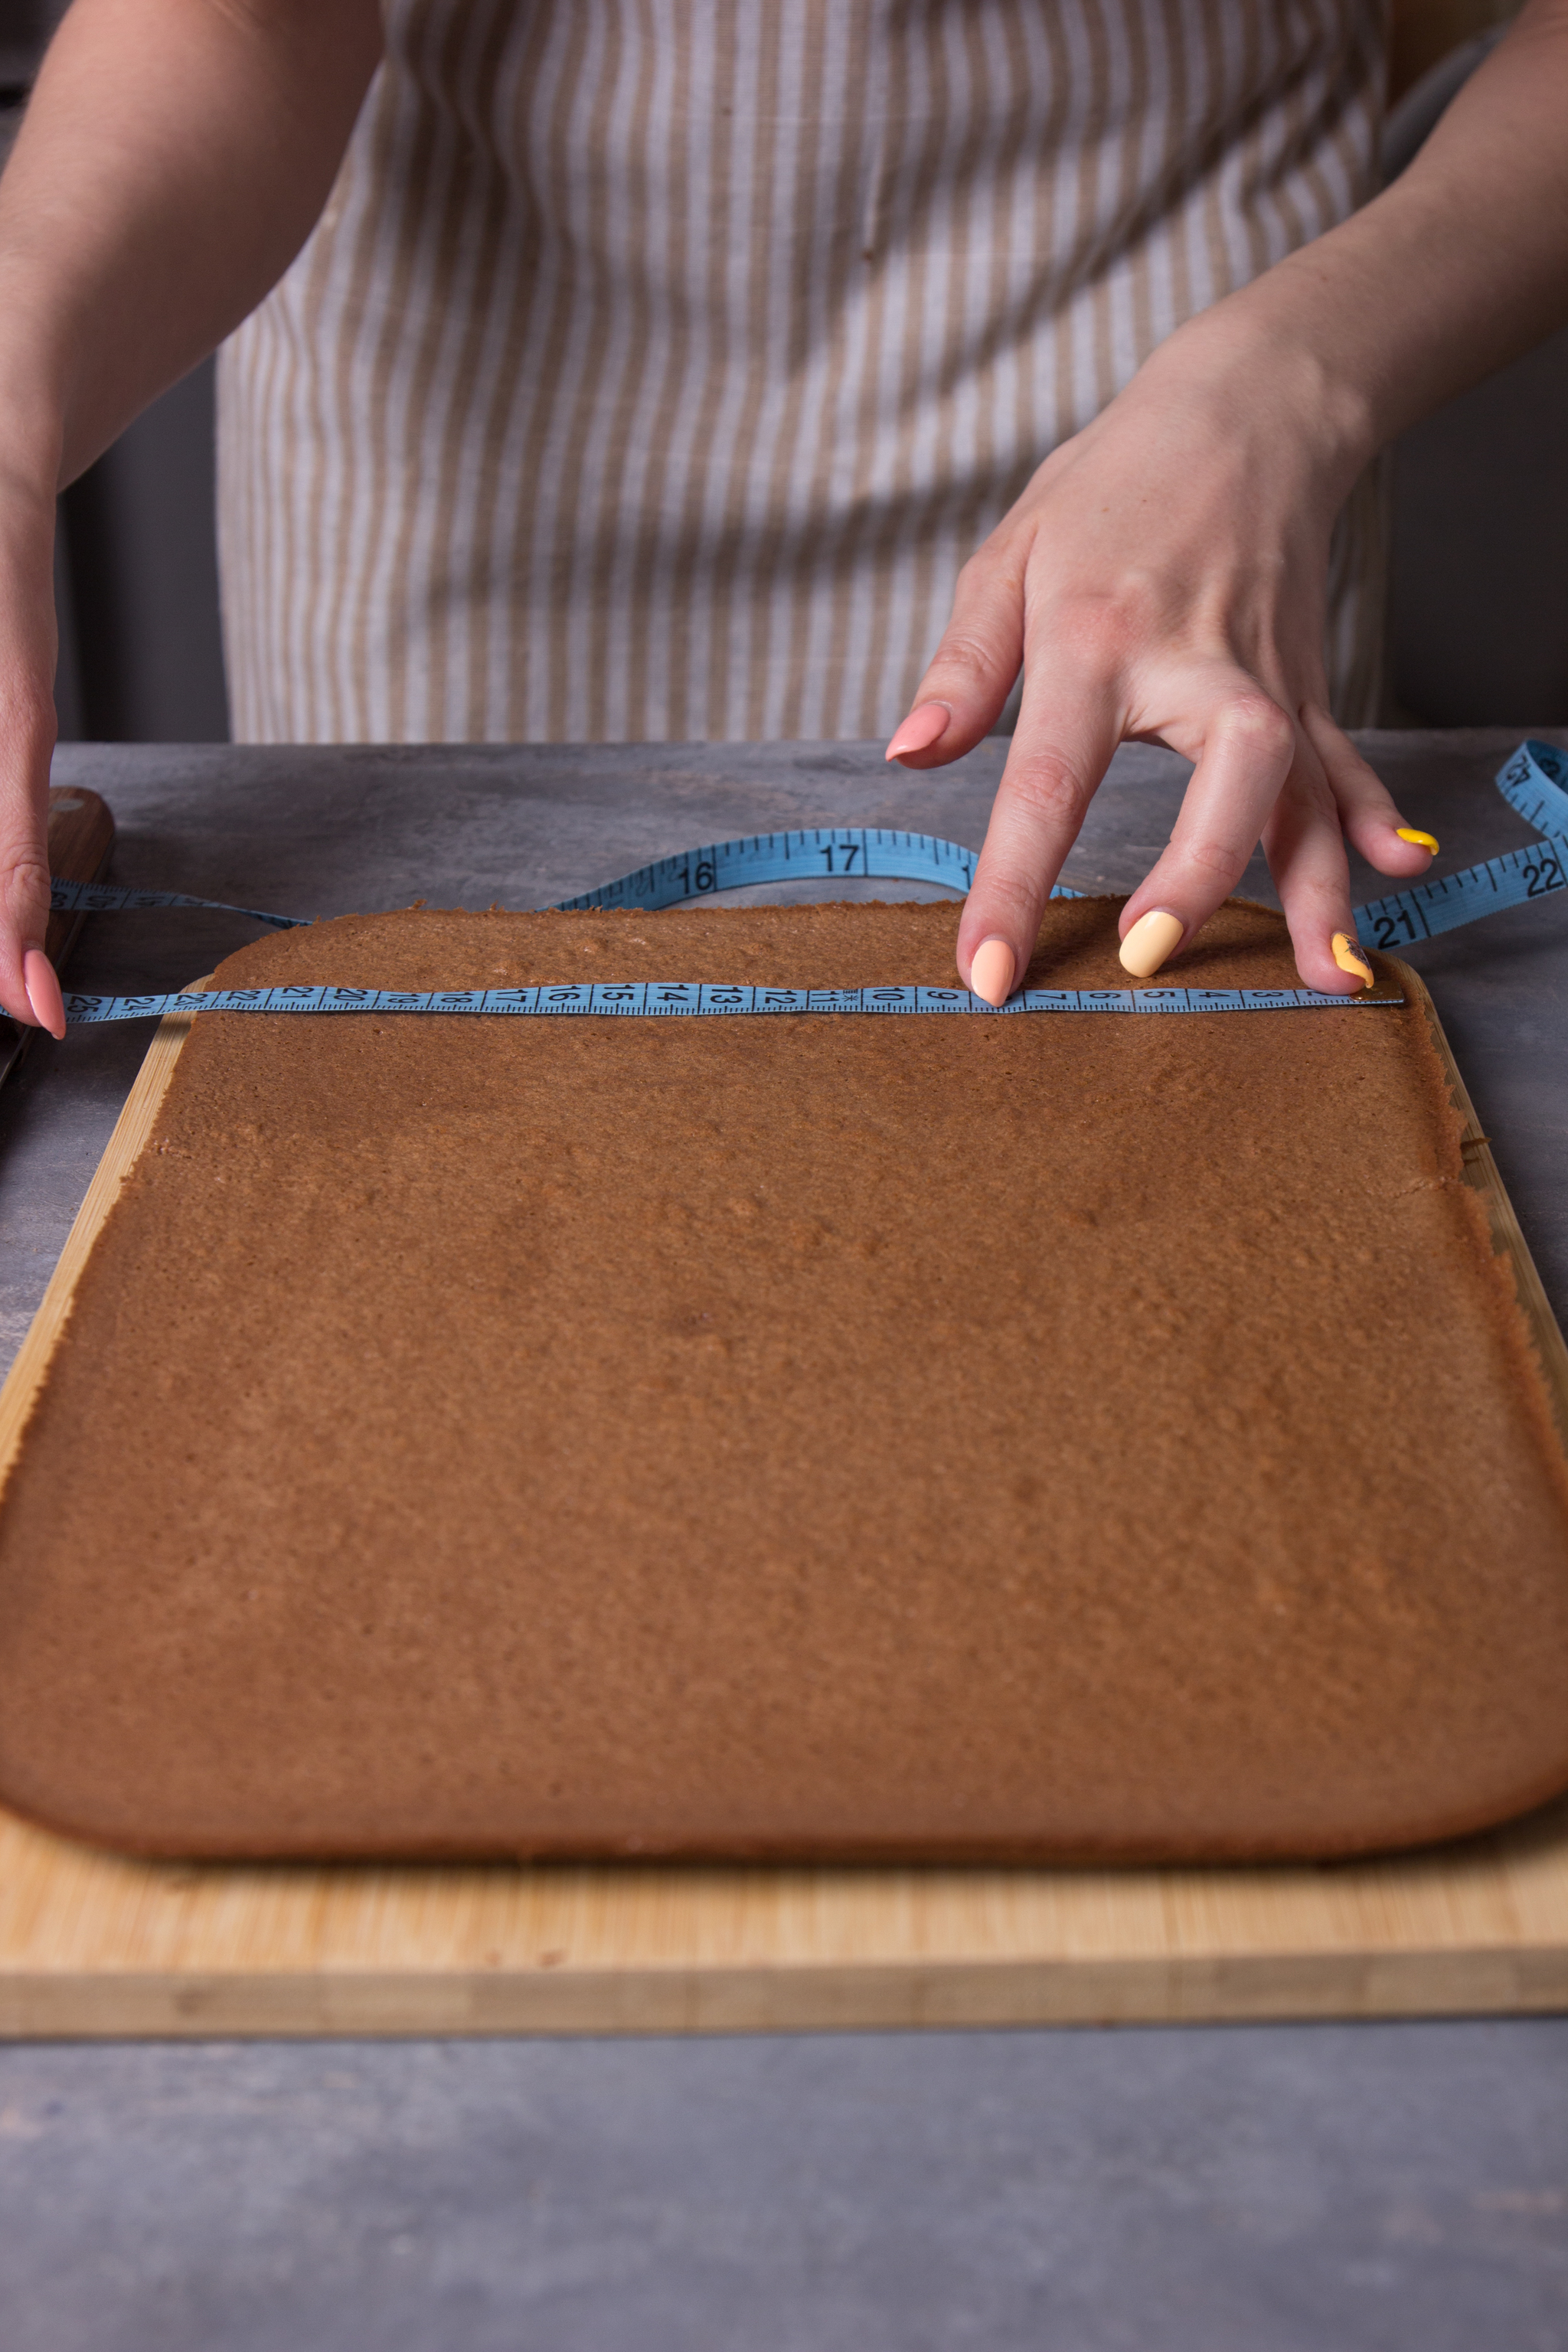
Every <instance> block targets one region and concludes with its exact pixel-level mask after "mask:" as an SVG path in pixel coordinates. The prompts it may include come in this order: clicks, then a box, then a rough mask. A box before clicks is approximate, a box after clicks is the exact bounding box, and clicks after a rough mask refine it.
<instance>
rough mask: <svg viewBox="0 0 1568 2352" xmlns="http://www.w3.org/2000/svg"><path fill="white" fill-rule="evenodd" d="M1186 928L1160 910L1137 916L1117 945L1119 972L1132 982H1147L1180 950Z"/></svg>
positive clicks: (1180, 922) (1180, 921) (1176, 917)
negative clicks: (1131, 978) (1119, 951)
mask: <svg viewBox="0 0 1568 2352" xmlns="http://www.w3.org/2000/svg"><path fill="white" fill-rule="evenodd" d="M1186 928H1187V927H1186V925H1185V923H1184V922H1183V920H1182V919H1181V917H1180V916H1179V915H1168V914H1167V913H1166V912H1165V910H1164V908H1163V907H1152V908H1150V910H1149V912H1148V914H1146V915H1140V916H1139V918H1138V920H1137V921H1136V922H1135V923H1134V924H1133V926H1132V929H1131V930H1130V931H1129V932H1128V934H1127V937H1126V938H1125V939H1124V940H1122V942H1121V969H1122V971H1130V972H1131V974H1132V977H1133V979H1134V980H1147V979H1148V978H1149V977H1150V975H1151V973H1152V972H1156V971H1159V969H1160V966H1161V965H1162V964H1163V962H1164V961H1165V959H1166V957H1167V956H1168V955H1171V954H1173V952H1174V950H1176V949H1177V948H1179V947H1180V946H1181V944H1182V935H1183V933H1184V931H1185V929H1186Z"/></svg>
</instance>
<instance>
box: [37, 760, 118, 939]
mask: <svg viewBox="0 0 1568 2352" xmlns="http://www.w3.org/2000/svg"><path fill="white" fill-rule="evenodd" d="M113 847H114V819H113V818H112V816H110V813H109V807H108V804H107V803H106V802H104V801H101V800H100V798H99V796H98V794H97V793H89V792H86V791H84V790H83V789H82V788H81V787H80V786H79V785H78V784H65V785H61V784H52V785H51V786H50V787H49V872H50V873H51V874H57V875H58V877H59V878H60V880H61V881H62V882H96V881H97V880H98V877H99V876H100V874H101V873H102V872H103V869H104V867H105V866H107V865H108V863H109V854H110V850H111V849H112V848H113ZM81 921H82V919H81V917H80V915H72V914H59V915H51V916H50V917H49V927H48V929H47V931H46V932H45V934H44V946H45V950H46V951H47V955H48V959H49V961H50V962H51V963H52V964H53V965H54V968H55V970H56V971H59V969H60V967H61V965H62V964H63V963H64V961H65V960H66V958H67V956H68V955H69V953H70V950H71V944H72V942H73V940H75V938H76V935H77V933H78V931H79V929H81Z"/></svg>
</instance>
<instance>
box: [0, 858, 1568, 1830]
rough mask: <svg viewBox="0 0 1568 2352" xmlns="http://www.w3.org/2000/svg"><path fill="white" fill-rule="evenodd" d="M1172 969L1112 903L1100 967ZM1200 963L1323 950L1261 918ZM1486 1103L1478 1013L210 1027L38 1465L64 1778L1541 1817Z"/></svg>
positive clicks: (48, 1692)
mask: <svg viewBox="0 0 1568 2352" xmlns="http://www.w3.org/2000/svg"><path fill="white" fill-rule="evenodd" d="M956 924H957V909H956V908H952V907H946V906H898V907H883V906H875V905H860V906H855V907H843V906H826V907H802V908H773V909H755V908H747V909H744V910H731V911H723V910H720V909H716V908H704V909H701V910H698V911H694V912H683V913H680V914H671V915H666V916H650V915H637V914H631V915H627V914H582V915H503V914H489V915H473V914H465V913H453V914H439V913H431V912H412V913H407V914H401V915H389V916H369V917H361V918H352V919H343V920H341V921H336V922H331V923H324V924H320V925H317V926H315V927H313V928H312V929H308V930H301V931H295V932H292V933H289V934H288V935H287V936H284V937H279V938H272V939H268V940H263V941H260V942H258V944H257V945H256V946H254V947H251V948H248V949H247V950H245V951H244V952H243V953H242V954H240V955H238V956H237V957H234V958H232V959H231V960H230V961H229V962H228V963H227V964H226V966H225V967H224V970H223V971H222V973H221V974H220V975H219V980H220V982H222V983H226V984H230V985H235V986H263V985H267V984H269V983H273V982H331V983H337V984H342V985H352V986H362V987H363V986H376V985H380V986H387V987H410V988H412V987H421V988H433V987H479V986H512V985H521V984H523V983H526V982H538V981H577V980H582V979H584V978H594V979H598V980H605V981H615V980H639V979H657V980H693V979H700V980H710V981H715V982H727V981H734V982H758V983H762V982H772V983H776V984H778V985H795V986H801V985H819V986H849V985H856V984H893V983H900V982H902V983H909V982H924V983H927V984H932V985H952V983H953V981H954V977H955V975H954V967H953V943H954V936H955V931H956ZM1115 946H1116V906H1115V903H1114V902H1112V901H1110V900H1092V901H1083V902H1080V903H1077V904H1071V903H1063V904H1058V905H1055V906H1053V907H1052V908H1050V909H1049V910H1048V914H1047V922H1046V927H1045V929H1044V932H1043V934H1042V939H1041V943H1040V949H1039V952H1038V953H1037V958H1036V961H1035V964H1034V966H1033V967H1032V971H1033V976H1034V978H1035V980H1036V981H1037V982H1040V983H1043V984H1050V985H1055V986H1085V987H1098V986H1106V985H1112V984H1117V983H1119V982H1120V981H1121V973H1120V972H1119V971H1118V968H1117V964H1116V958H1115ZM1380 970H1381V971H1382V974H1383V977H1384V983H1385V986H1386V984H1387V982H1388V972H1387V968H1386V967H1380ZM1163 977H1166V978H1168V979H1170V980H1171V981H1173V982H1175V981H1184V982H1188V983H1189V984H1191V985H1194V986H1204V987H1211V986H1221V987H1224V986H1238V985H1239V986H1249V985H1250V986H1277V985H1295V984H1296V979H1295V972H1294V968H1293V965H1292V963H1291V960H1290V955H1289V944H1288V941H1287V940H1286V937H1285V934H1284V929H1283V926H1282V924H1281V923H1280V921H1279V918H1278V917H1276V916H1273V915H1270V914H1268V913H1267V912H1265V911H1263V910H1261V909H1258V908H1247V907H1242V906H1236V905H1233V906H1231V907H1228V908H1225V909H1223V910H1222V911H1221V913H1220V915H1219V916H1217V917H1216V918H1215V920H1214V922H1213V923H1212V924H1211V925H1210V926H1209V927H1208V928H1207V929H1206V930H1205V934H1204V937H1203V939H1202V940H1201V942H1200V943H1199V946H1198V948H1197V949H1196V950H1195V951H1194V953H1193V955H1191V956H1190V957H1189V958H1188V959H1187V960H1186V961H1185V962H1184V964H1183V965H1182V966H1181V967H1180V968H1179V969H1176V970H1173V971H1171V972H1170V973H1168V974H1166V975H1163ZM1395 984H1396V983H1395ZM1459 1131H1460V1129H1459V1121H1458V1116H1457V1114H1456V1112H1455V1110H1454V1108H1453V1106H1452V1104H1451V1102H1450V1100H1449V1098H1448V1096H1447V1090H1446V1088H1445V1085H1444V1081H1443V1076H1442V1070H1441V1066H1440V1065H1439V1063H1438V1061H1437V1058H1436V1055H1435V1052H1434V1049H1433V1046H1432V1044H1431V1040H1430V1036H1429V1033H1428V1029H1427V1025H1426V1017H1425V1015H1424V1013H1423V1012H1422V1010H1421V1009H1420V1007H1419V1006H1418V1005H1416V1004H1414V1003H1413V1004H1408V1005H1406V1006H1405V1007H1404V1008H1403V1009H1399V1010H1381V1011H1378V1010H1373V1009H1369V1008H1362V1009H1349V1010H1342V1011H1333V1012H1321V1013H1308V1012H1300V1013H1262V1014H1245V1015H1243V1014H1228V1015H1226V1014H1214V1015H1207V1014H1205V1015H1201V1016H1194V1017H1192V1018H1184V1019H1170V1020H1154V1019H1130V1018H1117V1017H1111V1016H1088V1015H1086V1016H1059V1017H1058V1016H1038V1017H1037V1016H1026V1017H1017V1018H1010V1019H1005V1020H987V1019H984V1018H980V1017H972V1018H951V1019H942V1018H923V1019H922V1018H901V1019H872V1018H861V1019H854V1018H816V1019H814V1018H810V1017H801V1018H795V1017H787V1018H771V1019H758V1020H728V1021H725V1020H710V1021H651V1020H624V1021H608V1020H596V1019H571V1020H555V1021H550V1022H540V1021H525V1020H513V1021H504V1020H495V1021H483V1020H477V1019H458V1018H453V1019H444V1018H418V1019H401V1020H400V1019H398V1018H396V1017H386V1018H377V1017H370V1016H366V1017H363V1018H359V1017H356V1018H339V1019H335V1020H330V1019H322V1018H315V1019H312V1018H309V1017H299V1018H286V1019H285V1018H279V1019H262V1018H248V1017H247V1018H243V1019H241V1018H225V1017H223V1016H221V1015H213V1016H211V1017H209V1018H207V1019H205V1020H198V1021H197V1023H196V1024H195V1027H194V1030H193V1032H192V1034H191V1036H190V1039H189V1041H188V1043H187V1044H186V1045H185V1047H184V1052H183V1054H182V1055H181V1058H180V1061H179V1063H178V1065H177V1067H176V1069H175V1072H174V1079H173V1082H172V1084H171V1086H170V1088H169V1091H168V1093H167V1095H166V1097H164V1100H163V1107H162V1109H161V1111H160V1113H159V1116H158V1118H157V1122H156V1126H155V1128H154V1130H153V1135H152V1137H151V1139H150V1141H149V1142H148V1144H147V1146H146V1147H145V1148H144V1150H142V1153H141V1155H140V1157H139V1159H138V1160H137V1161H136V1164H135V1166H134V1168H133V1170H132V1173H131V1175H130V1177H129V1179H128V1181H127V1182H126V1184H125V1186H124V1189H123V1192H122V1193H121V1197H120V1199H119V1202H118V1203H117V1205H116V1206H115V1208H114V1210H113V1212H112V1213H111V1214H110V1219H109V1222H108V1223H107V1225H106V1226H105V1228H104V1230H103V1232H102V1234H101V1235H100V1238H99V1241H98V1243H97V1244H96V1246H95V1248H94V1250H93V1253H92V1255H91V1257H90V1259H89V1263H88V1265H87V1267H86V1269H85V1272H84V1274H83V1276H82V1277H81V1279H80V1281H79V1285H78V1287H77V1291H76V1297H75V1303H74V1307H73V1309H72V1312H71V1315H70V1318H69V1320H68V1324H67V1327H66V1330H65V1334H64V1337H63V1339H62V1340H61V1342H60V1344H59V1346H58V1349H57V1351H56V1353H55V1355H54V1358H53V1360H52V1362H51V1364H50V1368H49V1371H48V1375H47V1381H46V1382H45V1384H44V1386H43V1389H42V1391H41V1393H40V1395H39V1398H38V1402H37V1407H36V1409H35V1411H34V1412H33V1415H32V1418H31V1421H30V1423H29V1424H28V1426H27V1429H26V1436H25V1439H24V1442H23V1445H22V1450H21V1454H20V1456H19V1458H18V1460H17V1462H16V1466H15V1469H14V1470H13V1472H12V1475H11V1476H10V1479H9V1481H8V1484H7V1486H6V1488H5V1495H4V1498H3V1502H0V1796H3V1797H4V1799H5V1801H6V1802H7V1803H9V1804H11V1805H13V1806H14V1807H16V1808H17V1809H19V1810H20V1811H23V1812H25V1813H27V1814H29V1815H31V1816H33V1817H35V1818H37V1819H38V1820H41V1821H43V1822H47V1823H49V1824H51V1825H53V1826H56V1827H58V1828H62V1829H65V1830H67V1831H70V1832H77V1833H79V1834H80V1835H82V1836H84V1837H88V1838H90V1839H93V1840H96V1841H99V1842H100V1843H105V1844H108V1845H110V1846H115V1847H119V1848H122V1849H127V1850H133V1851H137V1852H142V1853H157V1854H169V1855H192V1856H201V1855H211V1856H217V1855H223V1856H244V1855H258V1856H259V1855H277V1856H286V1855H321V1856H326V1855H345V1856H350V1855H364V1856H374V1855H380V1856H396V1855H406V1856H439V1855H475V1856H481V1855H535V1854H576V1855H587V1854H682V1855H706V1856H720V1857H722V1856H778V1857H786V1856H798V1857H844V1858H850V1857H878V1856H895V1857H900V1858H905V1859H908V1858H910V1857H930V1858H933V1859H935V1858H954V1857H956V1858H963V1857H973V1858H977V1859H978V1858H982V1857H987V1858H996V1857H1002V1858H1006V1857H1018V1858H1031V1859H1051V1858H1056V1859H1064V1860H1070V1859H1080V1858H1082V1859H1088V1858H1094V1859H1100V1860H1104V1859H1123V1860H1128V1861H1132V1860H1144V1859H1150V1858H1162V1857H1182V1858H1188V1859H1194V1860H1198V1859H1205V1858H1227V1857H1228V1858H1239V1857H1266V1856H1289V1855H1298V1856H1299V1855H1331V1854H1341V1853H1352V1852H1355V1851H1358V1850H1364V1849H1368V1848H1376V1847H1387V1846H1392V1845H1396V1844H1400V1843H1410V1842H1415V1841H1422V1840H1426V1839H1432V1838H1438V1837H1443V1836H1447V1835H1450V1834H1453V1833H1456V1832H1461V1831H1466V1830H1469V1829H1472V1828H1475V1827H1478V1826H1479V1825H1481V1824H1484V1823H1487V1822H1492V1821H1495V1820H1497V1819H1499V1818H1500V1817H1502V1816H1504V1815H1506V1814H1508V1813H1510V1812H1512V1811H1518V1810H1521V1809H1522V1808H1524V1807H1527V1806H1529V1805H1531V1804H1532V1803H1534V1802H1535V1801H1538V1800H1540V1799H1542V1798H1544V1797H1546V1796H1547V1795H1548V1794H1550V1793H1551V1792H1552V1791H1553V1790H1557V1789H1559V1788H1561V1787H1563V1785H1564V1784H1565V1783H1568V1702H1565V1699H1564V1691H1565V1689H1568V1479H1565V1474H1564V1466H1563V1454H1562V1449H1561V1446H1560V1444H1559V1440H1558V1437H1557V1434H1556V1431H1555V1428H1554V1426H1553V1423H1552V1412H1551V1404H1550V1399H1549V1396H1548V1392H1547V1390H1546V1387H1545V1384H1544V1381H1543V1380H1542V1372H1541V1369H1540V1366H1539V1364H1538V1361H1537V1360H1536V1357H1535V1355H1534V1352H1533V1350H1532V1346H1531V1339H1530V1335H1529V1331H1528V1328H1527V1326H1526V1324H1525V1321H1524V1318H1523V1317H1522V1315H1521V1311H1520V1308H1519V1307H1518V1305H1517V1303H1516V1300H1515V1297H1514V1291H1513V1284H1512V1278H1511V1275H1510V1269H1509V1266H1508V1265H1507V1263H1506V1262H1505V1261H1504V1260H1502V1259H1500V1258H1499V1257H1497V1256H1496V1255H1494V1254H1493V1250H1492V1246H1491V1244H1490V1241H1489V1235H1488V1231H1487V1226H1486V1221H1485V1218H1484V1215H1483V1214H1482V1212H1481V1210H1480V1207H1479V1204H1478V1202H1477V1200H1476V1198H1475V1196H1474V1194H1473V1193H1472V1192H1470V1191H1469V1189H1468V1186H1467V1185H1466V1184H1465V1182H1464V1181H1462V1170H1461V1162H1460V1153H1459Z"/></svg>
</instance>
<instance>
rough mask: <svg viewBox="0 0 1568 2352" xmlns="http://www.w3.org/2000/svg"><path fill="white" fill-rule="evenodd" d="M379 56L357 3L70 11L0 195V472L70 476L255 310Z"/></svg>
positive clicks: (95, 2) (328, 174) (129, 5)
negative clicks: (1, 448) (1, 453)
mask: <svg viewBox="0 0 1568 2352" xmlns="http://www.w3.org/2000/svg"><path fill="white" fill-rule="evenodd" d="M379 53H380V20H379V16H378V14H377V11H376V9H375V6H374V0H252V5H249V6H240V5H222V0H76V5H74V6H73V7H72V8H71V10H70V11H69V13H68V16H67V17H66V19H65V22H64V24H63V26H61V29H60V32H59V34H58V37H57V38H56V40H55V43H54V45H53V47H51V49H50V51H49V53H48V57H47V59H46V61H45V65H44V69H43V71H42V73H41V74H40V76H39V79H38V84H37V89H36V91H35V93H34V96H33V100H32V102H31V104H30V106H29V108H28V112H27V118H26V122H25V123H24V125H23V129H22V132H21V135H20V137H19V138H18V140H17V142H16V150H15V152H14V153H13V156H12V159H11V162H10V163H9V165H8V166H7V168H6V171H5V176H4V178H3V179H0V320H4V337H3V340H0V419H3V420H4V434H3V438H4V443H5V460H6V464H7V470H21V471H23V472H25V473H26V474H27V475H28V476H30V477H32V478H37V471H38V469H39V468H40V467H46V466H47V465H49V464H50V462H51V461H52V464H53V467H54V472H55V477H56V478H57V479H58V481H59V482H61V483H63V482H66V481H69V480H71V479H72V478H74V477H75V476H76V475H77V474H78V473H79V472H80V471H81V470H82V468H83V467H85V466H87V465H89V464H90V463H91V461H92V459H93V458H94V457H96V456H97V455H98V454H99V452H100V450H101V449H103V448H104V447H105V446H107V445H108V443H109V442H110V441H111V440H112V439H113V438H114V436H115V435H116V434H117V433H118V432H119V431H120V430H121V427H122V426H123V425H125V424H126V423H127V422H128V421H129V420H130V418H131V417H132V416H133V415H136V413H137V412H138V411H139V410H140V409H141V408H142V407H143V406H144V405H145V404H146V403H147V402H148V401H149V400H151V399H153V398H154V397H155V396H156V394H158V393H159V392H161V391H162V390H163V388H164V386H165V385H167V384H168V383H172V382H174V379H175V378H176V377H177V376H179V375H181V374H183V373H184V371H185V370H186V369H187V368H188V367H190V366H191V365H193V364H194V362H195V361H196V360H198V359H199V358H201V357H202V356H203V354H204V353H205V352H208V351H210V350H211V349H212V348H213V346H214V345H215V344H216V342H217V341H219V340H220V339H221V338H222V337H223V336H224V335H225V334H226V333H227V332H228V331H229V330H230V329H231V328H232V327H234V326H235V325H237V322H238V321H239V320H241V319H242V318H243V317H244V316H245V315H246V313H247V311H248V310H251V309H253V308H254V306H255V305H256V303H257V302H258V301H259V300H260V299H262V297H263V296H264V295H265V294H266V292H267V291H268V289H269V287H271V286H272V285H273V284H274V283H275V282H276V280H277V279H278V278H279V276H281V274H282V272H283V270H284V269H285V268H287V267H288V265H289V261H290V260H291V259H292V258H293V256H294V255H295V253H297V252H298V250H299V248H300V245H301V244H302V243H303V241H304V239H305V237H306V236H308V234H309V233H310V227H311V226H312V224H313V223H314V221H315V219H316V217H317V215H318V214H319V212H320V210H321V205H322V203H323V202H324V200H325V198H326V195H327V193H328V191H329V189H330V187H331V182H332V179H333V176H334V174H335V173H336V170H337V167H338V163H339V162H340V160H341V157H342V150H343V147H344V144H345V142H346V141H347V138H348V134H349V131H350V130H351V129H352V127H353V119H354V116H355V114H356V112H357V110H358V108H359V105H360V102H361V100H362V99H363V95H364V90H365V88H366V85H367V83H368V81H369V79H370V75H371V73H372V71H373V70H374V65H375V61H376V58H377V57H378V55H379Z"/></svg>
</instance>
